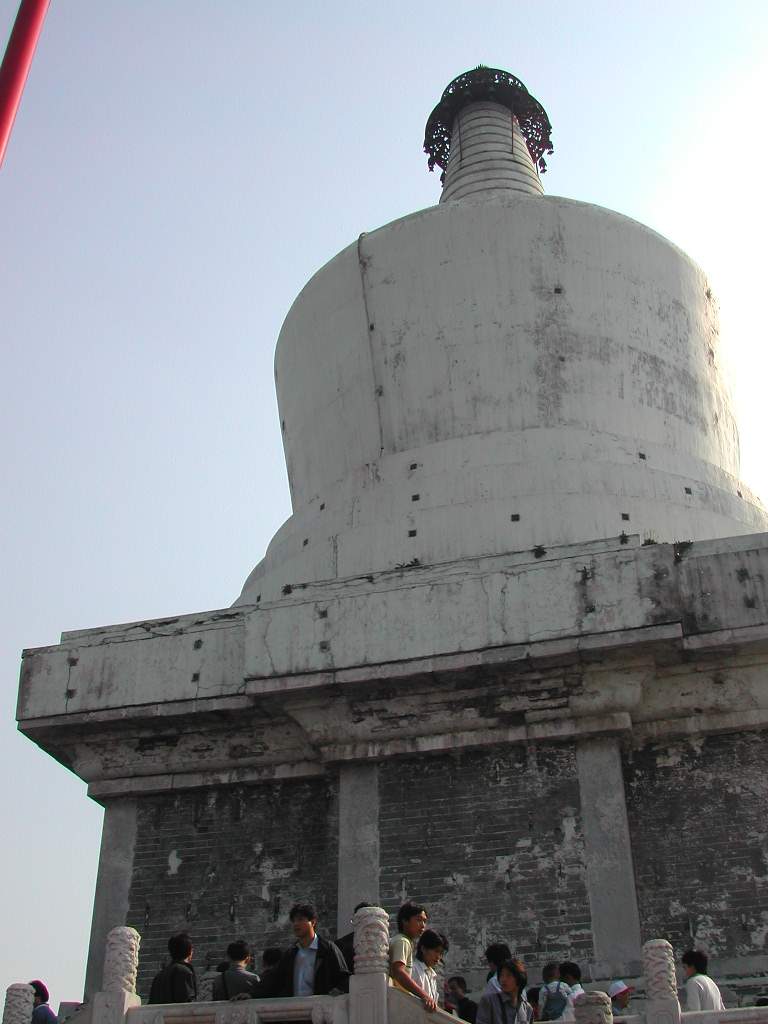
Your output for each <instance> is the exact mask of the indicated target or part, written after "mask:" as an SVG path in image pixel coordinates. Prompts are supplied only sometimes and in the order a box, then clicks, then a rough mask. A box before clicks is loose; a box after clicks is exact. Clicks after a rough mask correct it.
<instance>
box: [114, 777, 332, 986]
mask: <svg viewBox="0 0 768 1024" xmlns="http://www.w3.org/2000/svg"><path fill="white" fill-rule="evenodd" d="M337 833H338V814H337V795H336V786H335V784H334V785H330V784H329V783H328V782H326V781H324V780H311V781H296V782H283V783H273V784H269V785H260V786H251V787H247V786H243V787H234V786H233V787H227V788H223V787H222V788H219V789H213V790H199V791H191V792H185V793H181V794H178V795H175V796H156V797H147V798H146V799H144V800H142V801H141V802H140V806H139V817H138V832H137V840H136V850H135V857H134V871H133V881H132V885H131V898H130V910H129V914H128V918H127V923H128V924H130V925H133V926H134V927H135V928H137V929H138V931H139V932H140V933H141V936H142V943H141V958H140V971H139V992H140V994H142V995H146V993H147V991H148V989H149V983H150V981H151V979H152V976H153V975H154V974H155V972H156V971H157V970H159V968H160V967H161V966H162V964H163V962H164V961H165V959H166V956H167V952H166V950H167V946H166V944H167V941H168V937H169V936H170V935H171V934H173V933H174V932H178V931H187V932H189V934H190V935H191V936H192V939H193V941H194V943H195V957H194V963H195V966H196V968H197V970H198V973H202V971H203V970H204V969H205V967H206V965H215V964H216V963H218V962H219V961H220V960H222V959H224V956H225V949H226V946H227V944H228V943H229V942H230V941H232V939H235V938H244V939H246V940H247V941H248V942H251V943H252V944H253V945H254V946H255V948H256V949H257V950H258V952H259V955H260V953H261V950H262V949H264V947H265V946H267V945H278V946H282V947H285V946H287V945H288V944H289V941H290V925H289V922H288V911H289V910H290V907H291V904H292V903H293V902H294V901H295V900H296V899H299V898H310V899H312V900H314V902H315V904H316V906H317V908H318V911H319V914H320V930H321V932H323V933H324V934H325V933H328V931H329V930H331V929H335V925H336V875H337V863H338V857H337V846H338V840H337Z"/></svg>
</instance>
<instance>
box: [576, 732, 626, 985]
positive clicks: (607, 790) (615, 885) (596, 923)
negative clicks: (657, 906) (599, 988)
mask: <svg viewBox="0 0 768 1024" xmlns="http://www.w3.org/2000/svg"><path fill="white" fill-rule="evenodd" d="M576 759H577V763H578V769H579V790H580V794H581V821H582V826H583V829H584V848H585V857H586V868H587V873H586V881H587V892H588V894H589V908H590V913H591V916H592V935H593V939H594V944H595V961H596V963H595V965H594V971H593V976H595V974H596V975H597V976H598V977H604V978H608V977H611V976H615V975H617V974H618V975H621V974H637V973H638V970H639V967H640V914H639V913H638V909H637V893H636V891H635V872H634V867H633V865H632V844H631V842H630V837H629V823H628V821H627V805H626V801H625V796H624V775H623V772H622V768H621V753H620V750H619V742H618V740H617V739H616V738H615V737H596V738H590V739H584V740H580V741H579V742H578V743H577V745H576Z"/></svg>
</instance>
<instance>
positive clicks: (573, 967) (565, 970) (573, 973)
mask: <svg viewBox="0 0 768 1024" xmlns="http://www.w3.org/2000/svg"><path fill="white" fill-rule="evenodd" d="M564 974H567V975H568V977H569V978H575V979H576V981H581V968H580V967H579V965H578V964H574V963H572V962H571V961H570V960H564V961H563V962H562V963H561V964H560V977H561V978H562V976H563V975H564Z"/></svg>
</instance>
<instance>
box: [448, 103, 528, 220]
mask: <svg viewBox="0 0 768 1024" xmlns="http://www.w3.org/2000/svg"><path fill="white" fill-rule="evenodd" d="M543 191H544V189H543V188H542V185H541V181H540V179H539V175H538V172H537V170H536V167H535V166H534V163H533V160H532V159H531V154H530V153H529V151H528V146H527V144H526V141H525V137H524V136H523V133H522V132H521V130H520V125H519V123H518V120H517V118H516V117H515V115H514V113H513V112H512V111H511V110H509V109H508V108H507V107H505V106H502V104H500V103H491V102H488V101H481V102H477V103H470V104H468V105H467V106H465V107H463V108H462V109H461V110H460V111H459V112H458V114H457V115H456V117H455V119H454V121H453V127H452V130H451V141H450V150H449V155H448V166H447V167H446V170H445V182H444V184H443V193H442V195H441V197H440V202H441V203H446V202H449V201H450V200H452V199H480V198H490V197H491V196H494V195H502V194H505V193H508V192H526V193H528V194H530V195H541V194H542V193H543Z"/></svg>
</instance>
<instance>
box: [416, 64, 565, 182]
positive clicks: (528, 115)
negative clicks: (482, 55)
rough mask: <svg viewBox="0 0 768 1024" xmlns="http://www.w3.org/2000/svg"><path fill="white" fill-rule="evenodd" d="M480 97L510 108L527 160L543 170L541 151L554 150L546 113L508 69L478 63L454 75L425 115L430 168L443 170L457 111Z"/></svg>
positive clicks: (426, 150)
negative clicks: (522, 138)
mask: <svg viewBox="0 0 768 1024" xmlns="http://www.w3.org/2000/svg"><path fill="white" fill-rule="evenodd" d="M481 100H489V101H490V102H492V103H501V104H502V105H503V106H505V107H507V108H508V109H509V110H511V111H512V113H513V114H514V116H515V117H516V118H517V121H518V124H519V125H520V130H521V132H522V133H523V136H524V138H525V142H526V145H527V146H528V152H529V153H530V154H531V159H532V160H533V162H534V164H535V165H536V166H537V167H538V169H539V170H540V171H541V172H542V173H543V172H544V171H545V170H546V169H547V162H546V160H545V159H544V154H545V153H547V154H549V153H552V152H554V147H553V146H552V142H551V141H550V137H549V136H550V133H551V131H552V125H551V124H550V123H549V118H548V117H547V112H546V111H545V110H544V107H542V105H541V104H540V103H539V101H538V100H537V99H536V98H535V97H533V96H531V94H530V93H529V92H528V90H527V89H526V87H525V86H524V85H523V83H522V82H521V81H520V79H519V78H515V76H514V75H511V74H510V73H509V72H508V71H501V70H499V69H498V68H487V67H485V66H484V65H482V64H481V65H480V66H479V67H477V68H475V69H474V71H465V72H464V74H463V75H459V76H458V78H454V80H453V81H452V82H451V83H450V85H449V86H448V87H447V88H446V90H445V92H444V93H443V95H442V96H441V97H440V102H439V103H438V104H437V106H436V107H435V109H434V110H433V111H432V113H431V114H430V115H429V120H428V121H427V127H426V129H425V132H424V152H425V153H426V154H427V156H428V161H427V163H428V164H429V169H430V171H433V170H434V169H435V164H437V165H438V167H442V169H443V170H445V168H446V166H447V164H448V153H449V151H450V148H451V130H452V128H453V122H454V119H455V117H456V115H457V114H458V112H459V111H460V110H461V109H462V107H465V106H466V105H467V104H468V103H476V102H478V101H481Z"/></svg>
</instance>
